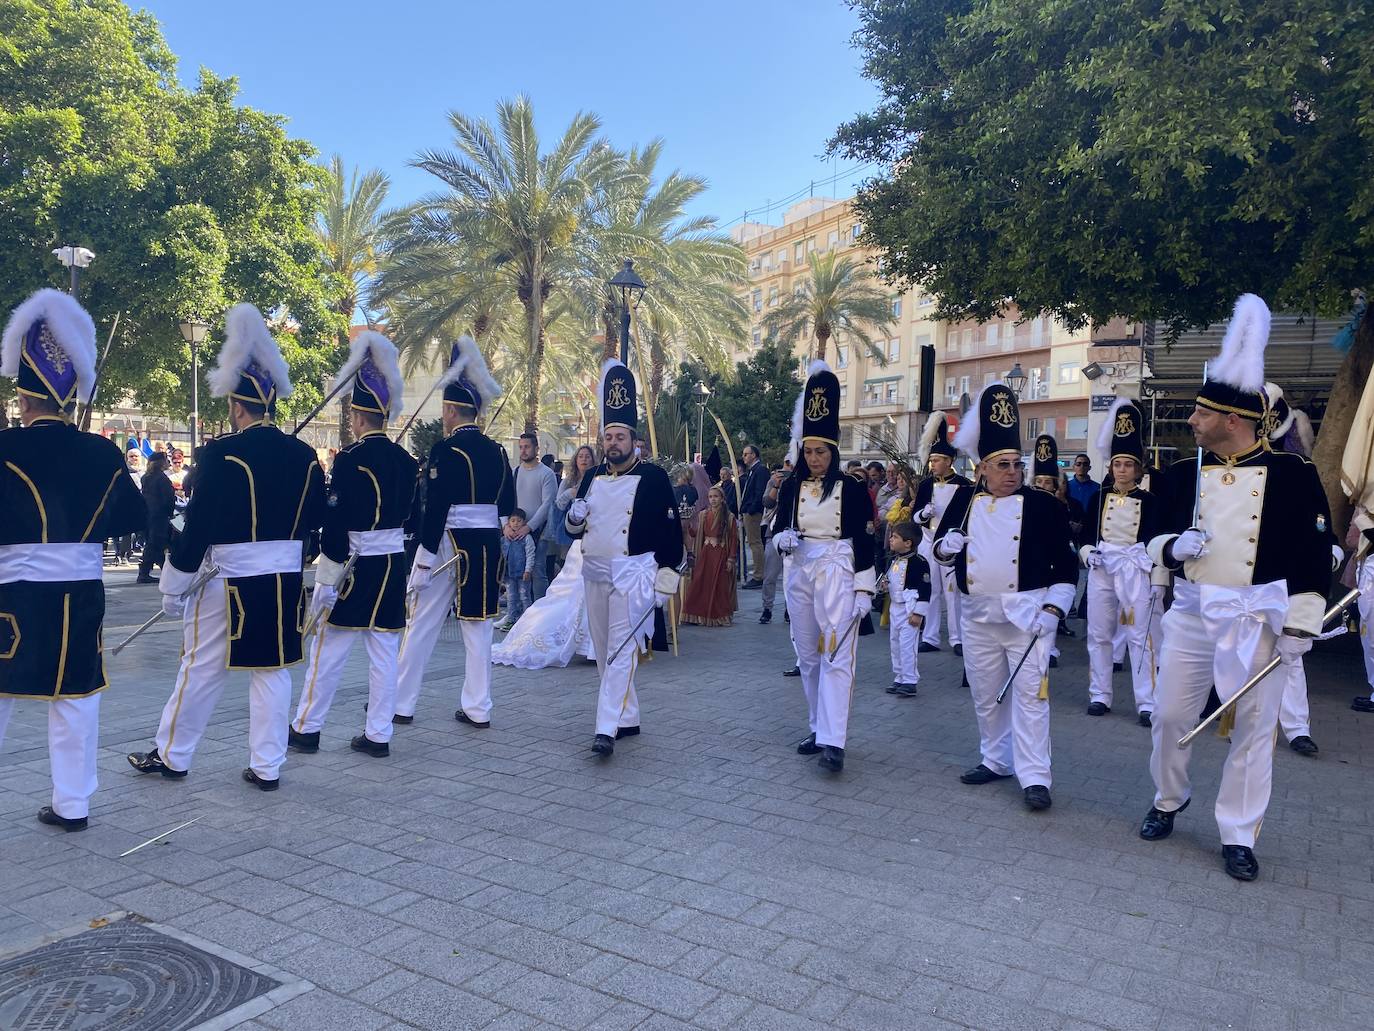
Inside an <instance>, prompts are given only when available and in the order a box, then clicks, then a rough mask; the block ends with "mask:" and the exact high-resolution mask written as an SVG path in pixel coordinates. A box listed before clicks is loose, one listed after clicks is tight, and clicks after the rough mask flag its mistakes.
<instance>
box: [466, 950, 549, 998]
mask: <svg viewBox="0 0 1374 1031" xmlns="http://www.w3.org/2000/svg"><path fill="white" fill-rule="evenodd" d="M535 972H536V971H534V970H533V969H531V968H530V967H528V966H526V965H525V964H523V963H517V962H516V961H515V960H513V959H498V960H497V961H496V962H495V963H493V964H492V965H491V966H489V967H487V968H486V969H485V970H483V971H481V972H480V973H477V974H474V975H473V976H472V977H469V978H468V979H467V980H466V981H464V982H463V987H464V988H466V989H467V990H468V991H470V992H472V993H473V994H474V995H481V996H484V997H487V998H490V997H492V996H493V995H494V994H495V993H496V992H498V991H500V990H501V989H502V988H504V987H505V986H506V985H508V984H510V983H511V982H512V981H518V980H520V978H522V977H527V976H528V975H530V974H533V973H535Z"/></svg>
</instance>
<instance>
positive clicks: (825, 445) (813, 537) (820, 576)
mask: <svg viewBox="0 0 1374 1031" xmlns="http://www.w3.org/2000/svg"><path fill="white" fill-rule="evenodd" d="M839 439H840V381H839V380H838V379H837V378H836V376H835V374H834V373H833V372H831V371H830V366H828V365H826V363H825V362H823V361H813V362H812V363H811V368H810V370H809V374H808V376H807V380H806V386H805V387H804V388H803V389H802V392H801V395H800V396H799V397H798V398H797V406H796V408H795V409H794V410H793V413H792V441H793V446H794V447H795V448H797V449H798V450H799V453H800V456H801V460H800V461H799V462H798V463H797V465H796V468H795V469H793V471H792V474H791V475H790V476H789V477H788V478H787V479H785V480H784V481H783V484H782V488H781V490H779V492H778V511H777V515H776V516H775V517H774V523H773V545H774V547H776V548H777V549H778V552H779V553H780V554H782V555H784V556H786V555H791V556H792V562H791V568H790V569H789V570H788V572H787V582H786V584H785V593H786V597H787V611H788V612H789V613H790V614H791V616H792V638H793V641H794V643H795V644H796V650H797V662H798V665H799V666H800V667H801V681H802V689H803V690H804V691H805V692H806V703H807V708H808V719H809V725H810V728H811V733H810V734H809V735H808V736H807V737H806V738H805V739H804V740H802V742H801V743H800V744H799V745H797V752H798V754H800V755H815V754H816V753H817V752H819V753H820V760H819V762H820V764H821V765H822V766H824V767H825V768H826V769H828V770H831V771H834V772H836V773H838V772H839V771H840V770H842V769H844V749H845V741H846V738H847V735H848V729H849V700H850V696H851V694H852V693H853V687H854V667H855V663H856V660H857V648H858V639H859V623H860V622H861V621H862V619H863V617H865V616H867V615H868V614H869V612H870V611H871V610H872V608H873V594H874V591H875V590H876V587H877V578H876V575H875V573H874V568H873V533H872V531H871V529H870V526H871V523H872V519H873V501H872V499H871V498H870V497H869V495H868V488H867V487H865V486H864V485H863V484H862V483H860V482H859V481H857V480H855V479H854V478H853V477H851V476H845V475H843V472H842V469H841V464H840V451H839Z"/></svg>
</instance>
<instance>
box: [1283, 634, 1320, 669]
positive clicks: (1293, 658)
mask: <svg viewBox="0 0 1374 1031" xmlns="http://www.w3.org/2000/svg"><path fill="white" fill-rule="evenodd" d="M1274 648H1275V650H1276V651H1277V652H1278V653H1279V658H1280V659H1282V660H1283V661H1284V662H1286V663H1288V664H1289V665H1292V664H1293V663H1295V662H1297V661H1299V660H1300V659H1301V658H1302V657H1303V656H1304V655H1306V654H1307V653H1308V652H1310V651H1311V650H1312V638H1310V637H1299V636H1297V635H1296V634H1279V640H1278V643H1277V644H1276V645H1275V646H1274Z"/></svg>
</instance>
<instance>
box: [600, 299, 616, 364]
mask: <svg viewBox="0 0 1374 1031" xmlns="http://www.w3.org/2000/svg"><path fill="white" fill-rule="evenodd" d="M618 314H619V313H618V312H617V311H616V309H615V305H614V304H612V303H611V302H610V301H607V302H606V303H605V304H603V305H602V306H601V330H602V337H603V339H604V340H605V344H604V345H603V346H602V348H601V362H602V364H605V362H606V360H607V359H608V358H619V357H620V319H619V318H617V315H618Z"/></svg>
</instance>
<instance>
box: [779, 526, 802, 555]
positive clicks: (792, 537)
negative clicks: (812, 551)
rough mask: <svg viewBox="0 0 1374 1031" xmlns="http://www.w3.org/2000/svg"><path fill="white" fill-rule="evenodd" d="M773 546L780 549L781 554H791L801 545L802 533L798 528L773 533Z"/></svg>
mask: <svg viewBox="0 0 1374 1031" xmlns="http://www.w3.org/2000/svg"><path fill="white" fill-rule="evenodd" d="M773 547H775V548H777V549H778V554H779V555H790V554H792V552H794V551H796V550H797V549H798V548H800V547H801V534H799V533H797V531H796V530H793V529H790V528H789V529H786V530H779V531H778V532H777V533H775V534H773Z"/></svg>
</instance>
